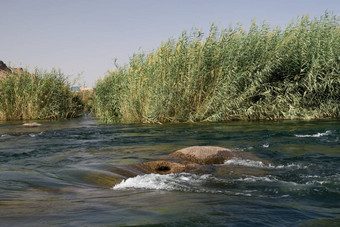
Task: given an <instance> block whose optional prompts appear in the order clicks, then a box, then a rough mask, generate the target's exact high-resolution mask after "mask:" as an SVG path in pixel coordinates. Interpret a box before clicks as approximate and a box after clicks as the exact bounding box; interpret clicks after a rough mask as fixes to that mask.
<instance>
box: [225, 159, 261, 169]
mask: <svg viewBox="0 0 340 227" xmlns="http://www.w3.org/2000/svg"><path fill="white" fill-rule="evenodd" d="M224 164H225V165H235V166H248V167H258V168H264V167H266V165H265V164H264V163H263V162H261V161H254V160H249V159H237V158H233V159H229V160H227V161H225V162H224Z"/></svg>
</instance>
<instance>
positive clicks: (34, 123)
mask: <svg viewBox="0 0 340 227" xmlns="http://www.w3.org/2000/svg"><path fill="white" fill-rule="evenodd" d="M22 126H24V127H39V126H41V124H39V123H37V122H30V123H25V124H23V125H22Z"/></svg>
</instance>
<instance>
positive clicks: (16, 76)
mask: <svg viewBox="0 0 340 227" xmlns="http://www.w3.org/2000/svg"><path fill="white" fill-rule="evenodd" d="M81 105H82V103H81V102H80V101H79V100H78V101H76V100H75V95H74V94H73V93H72V92H71V90H70V85H69V84H68V82H67V81H66V77H65V76H64V75H63V74H62V73H60V72H59V71H56V70H52V71H51V72H50V73H47V72H41V71H39V70H36V71H35V72H34V73H32V74H30V73H28V72H27V71H23V72H19V73H7V74H6V75H5V76H3V77H2V78H1V79H0V120H24V119H63V118H70V117H75V116H77V115H78V114H79V112H80V111H81Z"/></svg>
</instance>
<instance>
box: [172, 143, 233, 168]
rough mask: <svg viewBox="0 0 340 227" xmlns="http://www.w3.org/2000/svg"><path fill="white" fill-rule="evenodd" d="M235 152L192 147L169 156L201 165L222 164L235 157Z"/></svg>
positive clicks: (210, 147) (221, 148) (216, 148)
mask: <svg viewBox="0 0 340 227" xmlns="http://www.w3.org/2000/svg"><path fill="white" fill-rule="evenodd" d="M234 152H235V151H232V150H230V149H227V148H223V147H214V146H192V147H187V148H183V149H181V150H178V151H175V152H174V153H172V154H171V156H173V157H176V158H180V159H184V160H187V161H191V162H195V163H198V164H203V165H212V164H223V163H224V161H225V160H228V159H231V158H233V157H235V154H234Z"/></svg>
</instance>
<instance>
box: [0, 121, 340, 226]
mask: <svg viewBox="0 0 340 227" xmlns="http://www.w3.org/2000/svg"><path fill="white" fill-rule="evenodd" d="M40 123H42V126H41V127H37V128H24V127H22V126H21V124H22V123H20V122H10V123H9V122H0V226H130V225H155V226H299V225H300V226H313V225H314V226H340V121H339V120H322V121H280V122H230V123H216V124H215V123H214V124H175V125H124V124H118V125H109V126H107V125H100V124H98V123H97V121H96V120H95V119H77V120H70V121H54V122H40ZM193 145H213V146H222V147H228V148H232V149H235V150H237V151H239V152H249V153H253V154H255V155H257V156H259V157H260V158H261V159H263V161H252V160H239V159H233V160H229V161H227V162H226V163H225V164H222V165H216V166H214V171H213V172H210V173H202V174H189V173H181V174H168V175H157V174H146V175H141V176H136V177H130V178H128V177H127V176H126V175H124V171H123V170H122V169H124V168H125V170H129V168H132V166H133V164H135V163H139V162H144V161H149V160H156V159H159V158H162V157H164V156H166V155H168V154H170V153H171V152H173V151H175V150H178V149H181V148H184V147H188V146H193ZM129 166H130V167H129ZM120 179H125V180H124V181H122V182H121V180H120Z"/></svg>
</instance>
